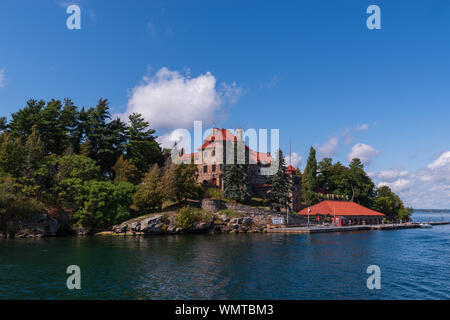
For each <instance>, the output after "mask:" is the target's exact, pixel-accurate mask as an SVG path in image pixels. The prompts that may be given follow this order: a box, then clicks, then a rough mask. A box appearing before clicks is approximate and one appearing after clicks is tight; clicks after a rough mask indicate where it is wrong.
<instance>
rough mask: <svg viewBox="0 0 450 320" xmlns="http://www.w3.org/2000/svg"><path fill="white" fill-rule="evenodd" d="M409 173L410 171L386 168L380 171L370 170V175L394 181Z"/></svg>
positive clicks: (382, 179)
mask: <svg viewBox="0 0 450 320" xmlns="http://www.w3.org/2000/svg"><path fill="white" fill-rule="evenodd" d="M408 173H409V172H408V171H400V170H384V171H380V172H369V176H371V177H372V178H375V179H379V180H381V181H386V182H392V181H394V180H396V179H398V178H401V177H405V176H407V175H408Z"/></svg>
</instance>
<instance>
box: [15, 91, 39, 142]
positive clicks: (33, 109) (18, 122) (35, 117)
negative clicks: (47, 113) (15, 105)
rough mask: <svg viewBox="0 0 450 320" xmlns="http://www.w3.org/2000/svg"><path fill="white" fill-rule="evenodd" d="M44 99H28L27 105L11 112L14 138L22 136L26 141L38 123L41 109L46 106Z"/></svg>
mask: <svg viewBox="0 0 450 320" xmlns="http://www.w3.org/2000/svg"><path fill="white" fill-rule="evenodd" d="M44 106H45V102H44V101H43V100H40V101H37V100H33V99H32V100H28V101H27V106H26V107H25V108H23V109H20V110H19V111H17V112H15V113H13V114H11V121H10V123H9V124H8V126H9V130H10V132H11V136H12V138H20V139H21V140H22V142H25V140H26V138H28V136H29V135H30V134H31V129H32V128H33V126H34V125H35V124H37V123H38V121H39V118H40V111H41V110H42V109H43V108H44Z"/></svg>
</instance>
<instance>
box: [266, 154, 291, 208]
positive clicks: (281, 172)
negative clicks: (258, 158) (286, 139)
mask: <svg viewBox="0 0 450 320" xmlns="http://www.w3.org/2000/svg"><path fill="white" fill-rule="evenodd" d="M277 160H278V170H277V173H276V174H274V175H273V176H271V177H270V182H271V186H270V188H269V192H268V200H269V205H270V207H271V208H272V209H275V210H277V211H280V210H281V209H282V208H286V206H287V205H288V203H289V201H290V193H291V188H292V181H291V177H290V176H289V175H288V174H287V173H286V161H285V159H284V156H283V152H282V151H281V149H280V150H279V151H278V159H277Z"/></svg>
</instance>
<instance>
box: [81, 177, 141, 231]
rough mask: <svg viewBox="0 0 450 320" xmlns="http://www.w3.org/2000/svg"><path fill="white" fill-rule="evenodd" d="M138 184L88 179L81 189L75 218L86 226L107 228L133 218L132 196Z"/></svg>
mask: <svg viewBox="0 0 450 320" xmlns="http://www.w3.org/2000/svg"><path fill="white" fill-rule="evenodd" d="M135 191H136V186H134V185H133V184H131V183H129V182H119V183H111V182H109V181H95V180H92V181H88V182H86V183H84V185H83V187H82V188H81V189H80V190H79V194H78V197H77V203H78V206H79V209H78V211H77V212H76V214H75V218H77V219H78V220H79V222H80V223H81V224H82V225H83V226H84V227H92V228H105V227H109V226H111V225H114V224H118V223H121V222H123V221H125V220H127V219H130V218H131V213H130V208H129V207H130V204H131V197H132V195H133V193H134V192H135Z"/></svg>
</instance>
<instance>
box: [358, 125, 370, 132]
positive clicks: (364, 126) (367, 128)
mask: <svg viewBox="0 0 450 320" xmlns="http://www.w3.org/2000/svg"><path fill="white" fill-rule="evenodd" d="M367 130H369V125H368V124H367V123H363V124H360V125H357V126H356V131H367Z"/></svg>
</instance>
